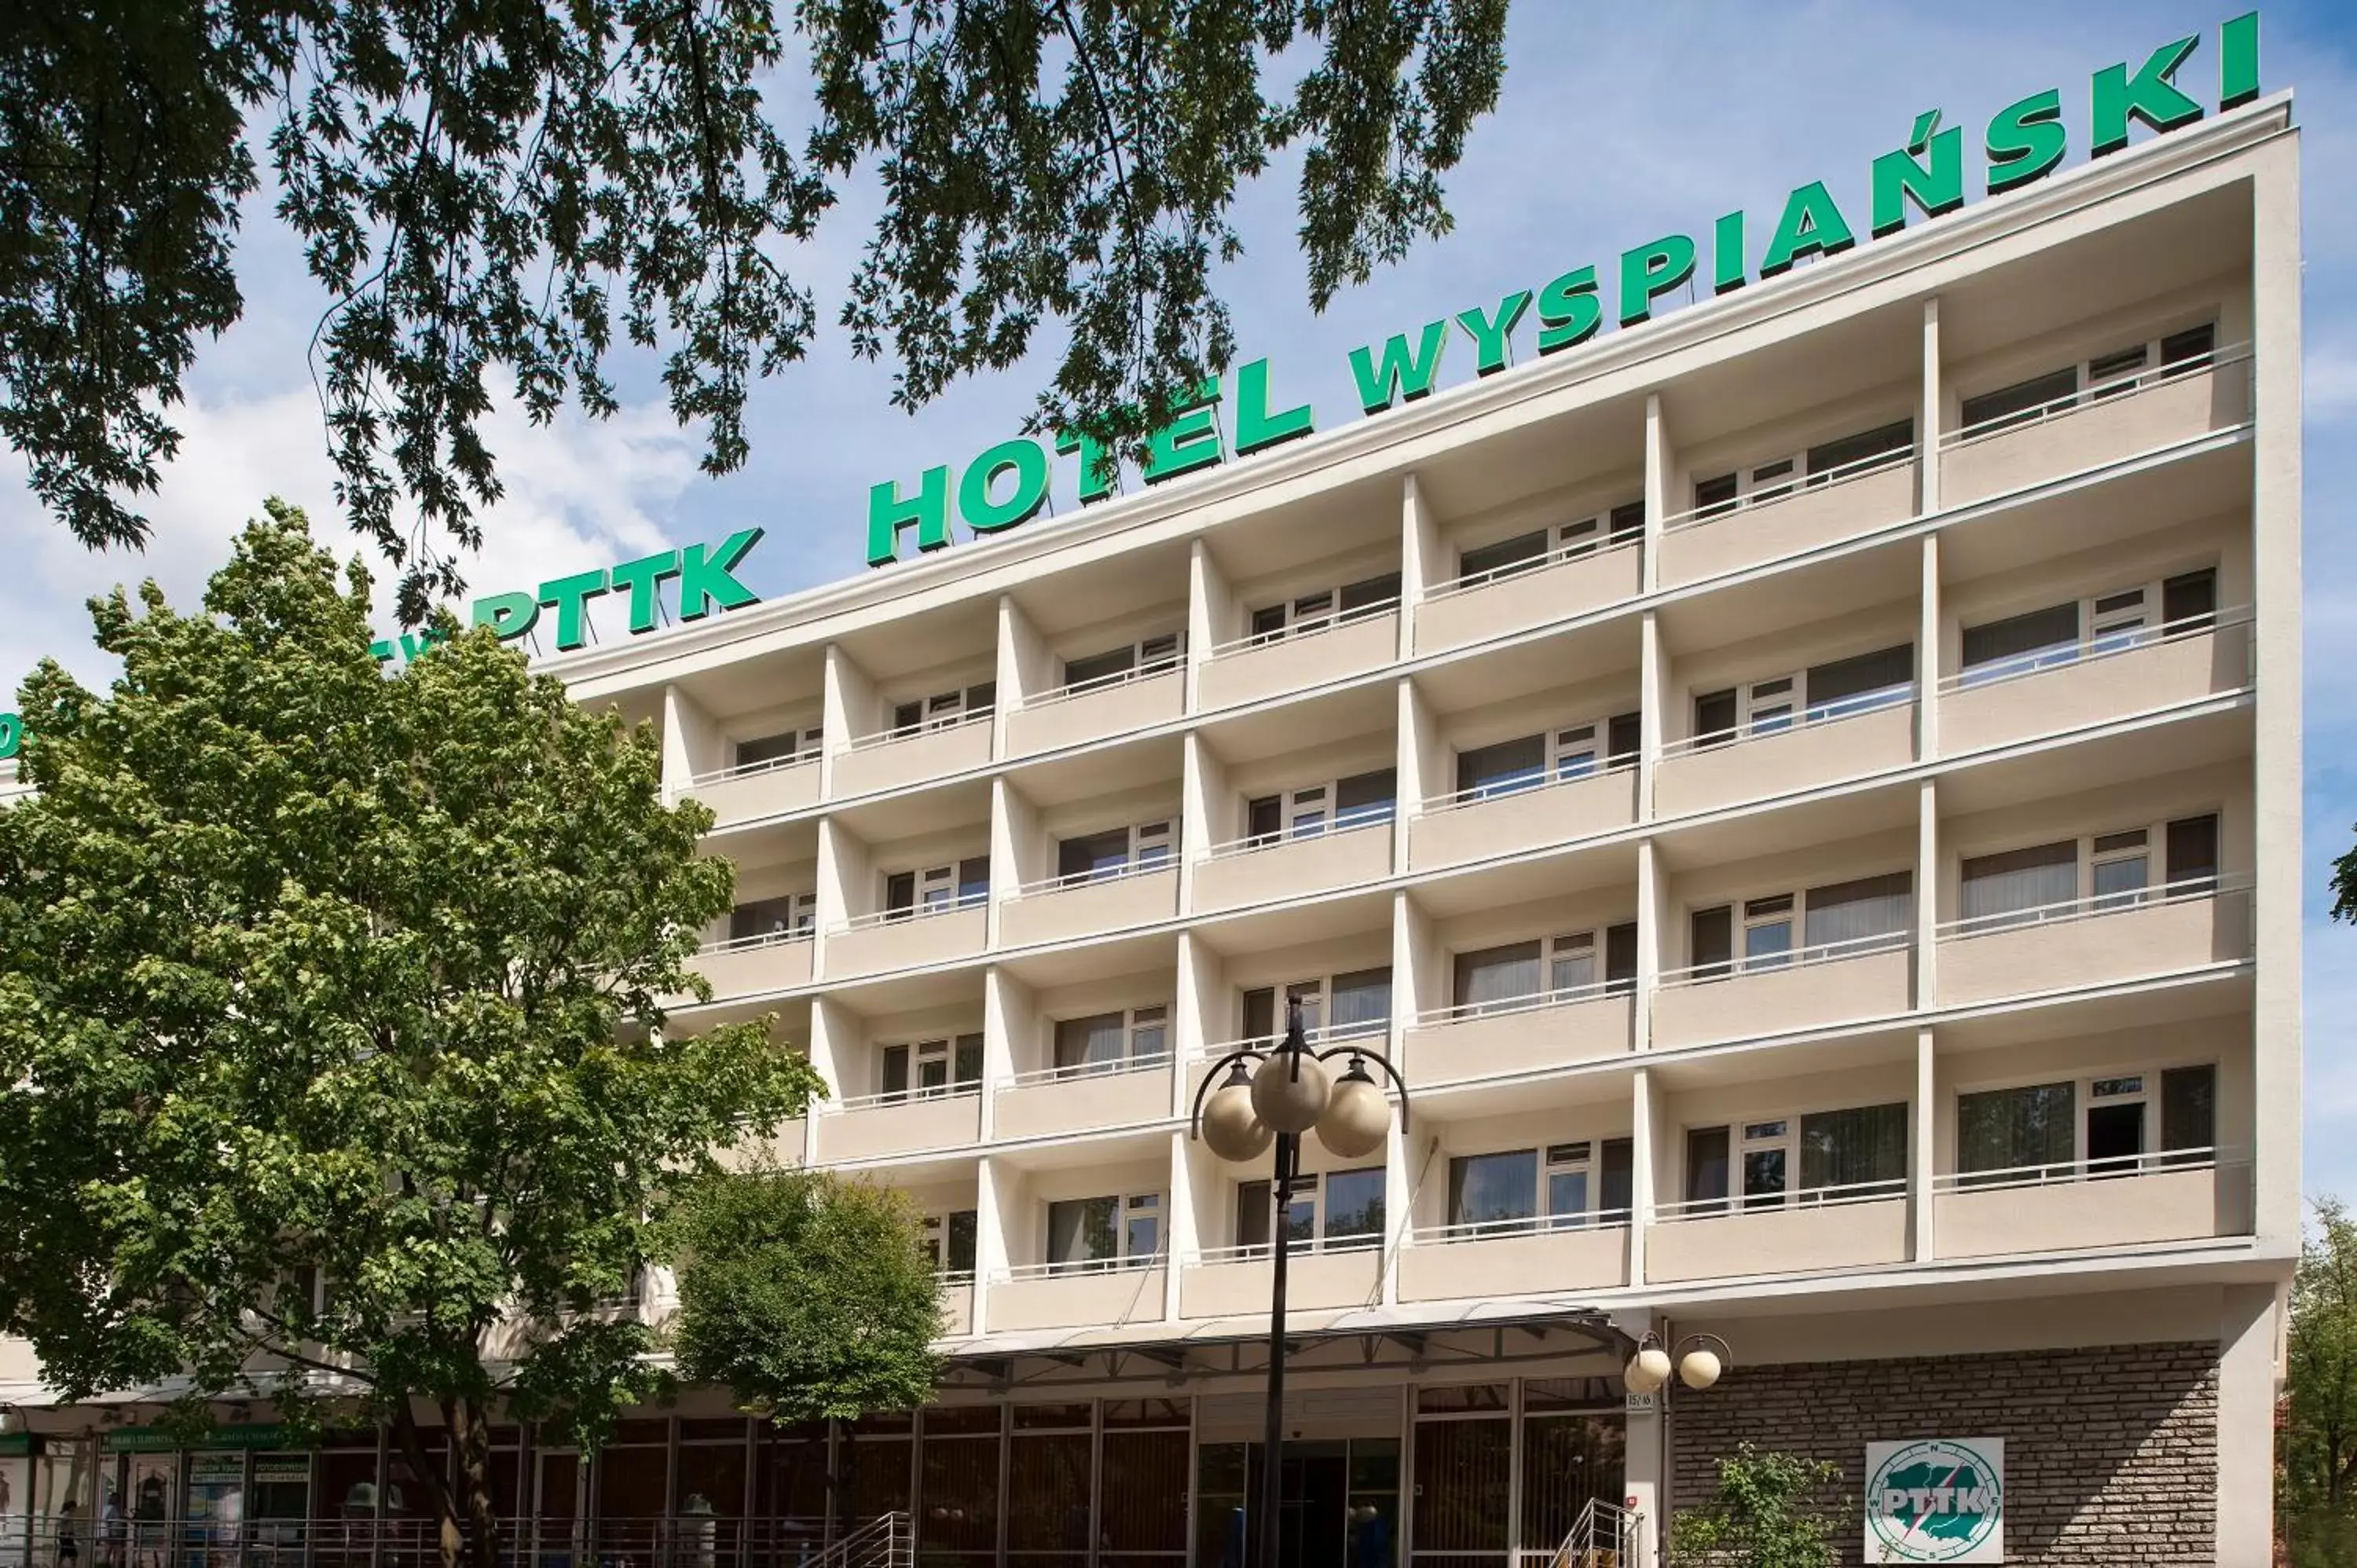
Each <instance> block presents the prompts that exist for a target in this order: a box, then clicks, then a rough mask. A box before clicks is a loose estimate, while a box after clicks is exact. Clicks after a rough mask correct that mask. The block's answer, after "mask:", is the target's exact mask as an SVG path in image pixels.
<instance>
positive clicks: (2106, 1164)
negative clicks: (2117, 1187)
mask: <svg viewBox="0 0 2357 1568" xmlns="http://www.w3.org/2000/svg"><path fill="white" fill-rule="evenodd" d="M2187 1070H2206V1071H2208V1073H2209V1074H2210V1142H2209V1143H2207V1144H2176V1145H2172V1144H2170V1143H2169V1125H2168V1115H2167V1104H2166V1090H2167V1087H2168V1079H2169V1074H2171V1073H2175V1072H2184V1071H2187ZM2223 1077H2224V1063H2223V1060H2222V1058H2216V1057H2196V1058H2185V1059H2165V1060H2160V1061H2156V1062H2152V1063H2148V1064H2140V1065H2136V1066H2119V1065H2111V1066H2104V1067H2096V1068H2093V1069H2088V1070H2086V1071H2084V1072H2080V1073H2076V1074H2071V1075H2066V1076H2065V1075H2055V1074H2050V1073H2031V1074H2025V1075H2021V1076H2018V1077H2011V1078H2006V1079H1995V1080H1992V1081H1989V1082H1985V1083H1969V1084H1958V1085H1956V1086H1955V1088H1954V1089H1953V1090H1952V1091H1951V1092H1950V1093H1949V1095H1948V1097H1947V1103H1946V1104H1945V1106H1944V1107H1943V1110H1944V1112H1945V1114H1946V1117H1947V1119H1948V1122H1949V1129H1948V1131H1949V1137H1950V1148H1951V1150H1952V1155H1951V1161H1952V1165H1953V1168H1952V1169H1950V1170H1948V1171H1945V1172H1943V1173H1942V1174H1941V1176H1940V1177H1939V1178H1937V1179H1938V1185H1939V1186H1941V1187H1945V1188H1949V1189H1953V1190H1958V1191H1973V1190H1975V1189H1986V1188H1996V1189H1998V1190H2003V1189H2006V1188H2009V1187H2050V1186H2059V1185H2061V1184H2063V1183H2067V1182H2080V1181H2103V1180H2110V1179H2116V1178H2117V1177H2120V1176H2149V1175H2152V1174H2155V1173H2157V1172H2160V1171H2166V1170H2170V1169H2179V1168H2183V1167H2185V1166H2188V1165H2193V1164H2194V1163H2195V1158H2194V1157H2201V1156H2206V1158H2207V1160H2208V1163H2209V1164H2210V1165H2212V1166H2215V1165H2220V1164H2222V1163H2223V1162H2222V1149H2221V1146H2220V1144H2219V1143H2218V1088H2219V1080H2220V1079H2222V1078H2223ZM2126 1079H2136V1080H2139V1081H2138V1082H2137V1085H2136V1087H2135V1088H2134V1089H2123V1090H2116V1091H2115V1092H2113V1093H2108V1094H2104V1095H2101V1096H2098V1095H2097V1094H2096V1093H2095V1092H2094V1090H2095V1088H2096V1086H2097V1085H2099V1084H2113V1085H2117V1084H2120V1083H2121V1082H2122V1081H2123V1080H2126ZM2061 1084H2067V1085H2069V1086H2070V1088H2071V1091H2072V1093H2071V1157H2070V1158H2069V1159H2068V1160H2067V1161H2056V1162H2052V1163H2050V1164H2044V1165H1993V1166H1986V1167H1983V1168H1979V1169H1972V1170H1968V1169H1966V1168H1965V1167H1964V1164H1963V1161H1964V1101H1966V1100H1968V1099H1970V1098H1972V1097H1973V1096H1975V1095H1981V1094H2011V1093H2016V1092H2018V1091H2020V1090H2037V1089H2045V1088H2049V1087H2051V1086H2054V1085H2061ZM2129 1104H2133V1105H2136V1106H2138V1107H2139V1108H2140V1109H2141V1111H2142V1112H2143V1118H2142V1128H2141V1133H2140V1142H2141V1148H2140V1151H2139V1152H2138V1153H2137V1154H2135V1155H2111V1156H2107V1157H2105V1158H2104V1160H2102V1161H2098V1160H2096V1159H2095V1158H2094V1157H2093V1156H2092V1155H2090V1154H2089V1153H2088V1142H2089V1141H2088V1136H2087V1118H2088V1116H2089V1115H2090V1114H2091V1113H2092V1112H2093V1111H2094V1110H2095V1109H2096V1108H2097V1107H2098V1106H2116V1105H2129ZM2189 1156H2193V1157H2189ZM2099 1167H2101V1168H2099ZM1976 1177H1977V1178H1980V1179H1977V1180H1976V1179H1975V1178H1976Z"/></svg>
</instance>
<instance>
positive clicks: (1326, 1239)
mask: <svg viewBox="0 0 2357 1568" xmlns="http://www.w3.org/2000/svg"><path fill="white" fill-rule="evenodd" d="M1285 1250H1286V1252H1287V1253H1288V1254H1289V1255H1291V1256H1293V1257H1296V1258H1298V1257H1302V1256H1305V1255H1308V1256H1324V1255H1326V1254H1329V1253H1333V1252H1380V1251H1383V1232H1382V1231H1380V1230H1369V1231H1366V1232H1363V1233H1361V1234H1359V1235H1354V1236H1296V1237H1294V1238H1293V1239H1292V1240H1289V1241H1287V1242H1286V1244H1285ZM1274 1252H1275V1246H1274V1243H1271V1242H1267V1241H1248V1242H1244V1243H1242V1244H1240V1245H1237V1246H1233V1247H1198V1248H1196V1249H1195V1251H1191V1252H1189V1253H1188V1254H1187V1256H1186V1260H1185V1261H1186V1262H1189V1263H1265V1262H1268V1261H1269V1259H1270V1258H1271V1257H1272V1256H1273V1255H1274Z"/></svg>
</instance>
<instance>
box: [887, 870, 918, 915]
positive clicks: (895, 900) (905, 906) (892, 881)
mask: <svg viewBox="0 0 2357 1568" xmlns="http://www.w3.org/2000/svg"><path fill="white" fill-rule="evenodd" d="M916 904H917V874H916V873H915V872H913V871H896V872H893V873H892V874H891V875H888V876H887V877H886V878H884V909H885V912H886V913H887V914H892V915H905V914H907V913H908V912H909V910H911V909H913V908H916Z"/></svg>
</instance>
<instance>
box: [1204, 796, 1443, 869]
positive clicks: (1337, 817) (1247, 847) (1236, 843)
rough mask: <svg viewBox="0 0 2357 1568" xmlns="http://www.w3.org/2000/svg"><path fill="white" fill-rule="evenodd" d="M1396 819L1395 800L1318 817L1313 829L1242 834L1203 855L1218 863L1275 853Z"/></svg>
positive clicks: (1396, 803)
mask: <svg viewBox="0 0 2357 1568" xmlns="http://www.w3.org/2000/svg"><path fill="white" fill-rule="evenodd" d="M1398 815H1399V802H1398V801H1397V800H1382V801H1378V802H1376V803H1375V804H1374V805H1372V806H1353V807H1351V809H1350V810H1349V811H1337V812H1335V813H1334V814H1333V815H1332V816H1330V817H1320V818H1319V819H1318V824H1317V825H1316V826H1315V827H1309V828H1297V827H1295V826H1293V824H1291V823H1289V822H1288V823H1286V825H1285V826H1284V827H1281V828H1279V829H1277V830H1276V832H1273V833H1246V834H1245V835H1244V836H1243V837H1242V838H1240V839H1229V840H1228V841H1226V842H1225V843H1215V844H1213V845H1212V846H1211V848H1209V849H1207V850H1205V851H1204V852H1203V854H1204V855H1205V857H1206V858H1208V859H1211V860H1219V859H1222V858H1224V857H1225V856H1228V855H1232V854H1251V853H1252V852H1253V851H1254V850H1256V849H1275V848H1277V847H1279V846H1280V845H1284V844H1288V843H1300V842H1302V841H1303V840H1304V839H1322V838H1329V837H1331V836H1332V835H1334V834H1336V833H1348V832H1358V831H1359V830H1360V829H1361V828H1373V827H1381V826H1382V825H1383V823H1385V822H1391V821H1392V820H1393V819H1394V818H1395V817H1397V816H1398Z"/></svg>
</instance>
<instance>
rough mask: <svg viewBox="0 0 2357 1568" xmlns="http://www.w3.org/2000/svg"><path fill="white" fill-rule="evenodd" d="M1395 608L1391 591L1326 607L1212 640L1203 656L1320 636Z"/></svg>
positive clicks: (1216, 656) (1396, 602) (1221, 655)
mask: <svg viewBox="0 0 2357 1568" xmlns="http://www.w3.org/2000/svg"><path fill="white" fill-rule="evenodd" d="M1399 607H1400V601H1399V596H1398V595H1396V594H1394V595H1393V596H1391V597H1390V598H1388V599H1376V600H1374V601H1373V602H1372V603H1371V604H1363V605H1354V606H1352V607H1351V608H1349V609H1347V610H1343V609H1336V610H1329V611H1328V612H1327V613H1326V614H1324V615H1322V616H1320V617H1318V618H1316V619H1315V620H1306V621H1295V622H1293V623H1291V624H1290V625H1287V626H1283V627H1279V628H1276V629H1275V630H1274V631H1248V632H1246V633H1244V635H1243V636H1242V637H1238V638H1232V639H1229V640H1228V641H1226V642H1221V643H1215V644H1213V645H1212V648H1211V652H1210V653H1208V654H1206V655H1205V657H1206V658H1208V659H1225V658H1226V657H1228V656H1229V655H1230V654H1232V653H1243V652H1247V651H1249V650H1252V649H1255V648H1273V647H1275V645H1276V644H1278V643H1280V642H1291V641H1293V640H1294V639H1297V638H1304V637H1320V636H1323V635H1324V634H1325V633H1327V632H1329V631H1332V630H1334V629H1335V628H1337V627H1344V626H1350V625H1352V624H1353V623H1355V622H1358V621H1362V620H1372V619H1374V618H1376V617H1377V616H1385V615H1390V614H1391V613H1392V612H1393V611H1394V610H1396V609H1398V608H1399Z"/></svg>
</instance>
